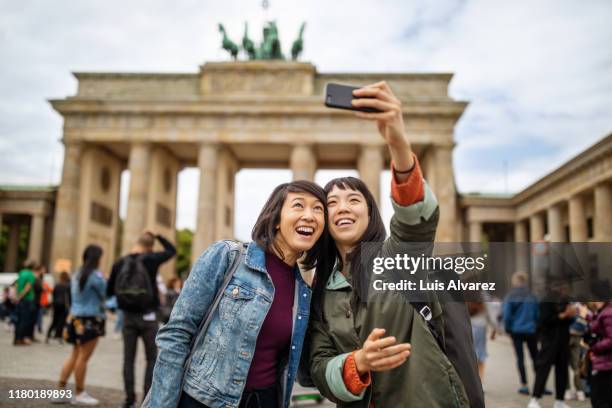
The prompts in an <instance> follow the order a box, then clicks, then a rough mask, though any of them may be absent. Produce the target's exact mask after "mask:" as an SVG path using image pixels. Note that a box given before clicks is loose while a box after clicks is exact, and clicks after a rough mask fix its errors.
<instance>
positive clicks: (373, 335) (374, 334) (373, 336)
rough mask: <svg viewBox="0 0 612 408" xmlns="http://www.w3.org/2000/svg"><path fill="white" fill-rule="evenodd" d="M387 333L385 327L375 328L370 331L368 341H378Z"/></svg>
mask: <svg viewBox="0 0 612 408" xmlns="http://www.w3.org/2000/svg"><path fill="white" fill-rule="evenodd" d="M384 334H385V329H374V330H372V331H371V332H370V335H369V336H368V338H367V339H366V341H376V340H378V339H380V338H381V337H382V336H383V335H384Z"/></svg>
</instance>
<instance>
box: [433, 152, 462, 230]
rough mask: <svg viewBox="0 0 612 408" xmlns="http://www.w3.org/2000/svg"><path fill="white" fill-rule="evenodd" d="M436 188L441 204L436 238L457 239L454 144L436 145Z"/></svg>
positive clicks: (435, 191)
mask: <svg viewBox="0 0 612 408" xmlns="http://www.w3.org/2000/svg"><path fill="white" fill-rule="evenodd" d="M435 159H436V161H435V169H436V176H435V182H436V189H435V190H434V193H435V194H436V197H437V198H438V204H439V206H440V221H439V222H438V231H437V232H436V240H437V241H439V242H455V241H457V227H456V226H457V190H456V188H455V175H454V172H453V145H444V146H436V147H435Z"/></svg>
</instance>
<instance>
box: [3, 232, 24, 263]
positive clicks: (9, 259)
mask: <svg viewBox="0 0 612 408" xmlns="http://www.w3.org/2000/svg"><path fill="white" fill-rule="evenodd" d="M18 251H19V224H17V223H12V224H9V236H8V245H7V248H6V258H5V260H4V271H5V272H17V271H18V270H19V269H20V268H18V267H17V252H18Z"/></svg>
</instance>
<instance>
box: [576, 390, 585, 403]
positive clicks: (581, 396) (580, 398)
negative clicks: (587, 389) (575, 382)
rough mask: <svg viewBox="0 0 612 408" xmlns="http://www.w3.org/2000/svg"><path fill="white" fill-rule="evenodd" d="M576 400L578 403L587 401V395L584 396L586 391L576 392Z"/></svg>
mask: <svg viewBox="0 0 612 408" xmlns="http://www.w3.org/2000/svg"><path fill="white" fill-rule="evenodd" d="M576 399H577V400H578V401H586V395H585V394H584V391H576Z"/></svg>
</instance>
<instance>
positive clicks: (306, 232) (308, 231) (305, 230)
mask: <svg viewBox="0 0 612 408" xmlns="http://www.w3.org/2000/svg"><path fill="white" fill-rule="evenodd" d="M314 231H315V230H314V228H313V227H297V228H296V229H295V232H297V233H298V234H300V235H303V236H305V237H310V236H311V235H313V234H314Z"/></svg>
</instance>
